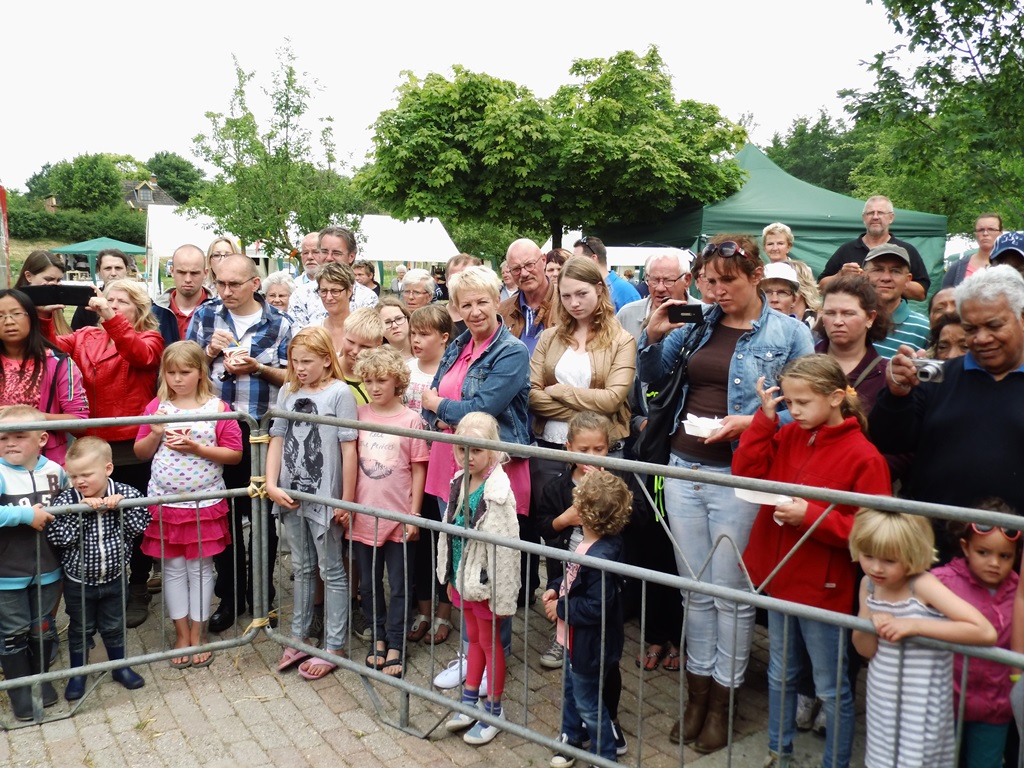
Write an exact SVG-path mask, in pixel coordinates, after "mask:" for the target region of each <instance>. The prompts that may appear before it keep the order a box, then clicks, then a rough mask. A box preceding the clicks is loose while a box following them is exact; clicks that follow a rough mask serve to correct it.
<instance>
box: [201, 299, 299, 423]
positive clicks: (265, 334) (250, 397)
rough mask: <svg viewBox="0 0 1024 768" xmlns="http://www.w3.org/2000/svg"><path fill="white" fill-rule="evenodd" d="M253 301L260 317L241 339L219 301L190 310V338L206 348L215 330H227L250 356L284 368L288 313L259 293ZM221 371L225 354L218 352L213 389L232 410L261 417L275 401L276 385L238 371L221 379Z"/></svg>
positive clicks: (212, 370)
mask: <svg viewBox="0 0 1024 768" xmlns="http://www.w3.org/2000/svg"><path fill="white" fill-rule="evenodd" d="M256 300H257V301H259V303H260V309H261V311H262V316H261V317H260V319H259V320H258V321H257V322H256V323H255V324H254V325H253V326H252V327H250V328H248V329H247V330H246V331H245V333H244V334H242V336H241V338H239V337H238V335H237V334H236V333H235V326H234V323H233V322H232V320H231V315H230V314H229V313H228V310H227V308H225V306H224V304H223V302H221V301H219V300H218V301H208V302H206V303H205V304H202V305H201V306H200V307H199V308H198V309H196V311H195V312H194V313H193V317H192V322H191V323H190V324H189V326H188V338H189V340H190V341H194V342H196V343H197V344H199V346H200V347H202V348H203V349H204V350H205V349H206V347H207V346H208V345H209V343H210V339H212V338H213V332H214V331H218V330H220V331H227V332H228V333H230V334H231V335H232V337H234V338H235V339H236V340H237V341H238V342H239V346H242V347H245V348H246V349H248V350H249V355H250V357H252V358H254V359H255V360H257V361H258V362H261V363H263V364H264V365H265V366H267V367H268V368H286V367H287V366H288V342H290V341H291V340H292V321H291V320H290V319H289V317H288V315H285V314H282V313H281V312H279V311H278V310H277V309H275V308H274V307H272V306H270V305H269V304H267V303H266V301H263V300H262V299H261V298H260V297H259V296H258V295H257V296H256ZM224 372H225V371H224V356H223V355H218V356H217V358H216V359H215V360H214V361H213V362H212V363H211V364H210V378H211V379H212V380H213V391H214V394H216V395H217V397H219V398H220V399H221V400H223V401H224V402H226V403H229V404H230V405H231V407H232V408H233V409H234V410H236V411H243V412H245V413H248V414H249V415H250V416H252V417H253V418H254V419H260V418H261V417H262V416H263V415H264V414H265V413H266V412H267V410H268V409H269V408H270V405H271V404H272V403H275V402H277V392H278V389H279V387H276V386H274V385H273V384H271V383H270V382H269V381H267V380H266V379H264V378H261V377H258V376H250V375H248V374H241V375H239V376H229V377H228V378H227V380H226V381H221V379H220V377H221V374H223V373H224Z"/></svg>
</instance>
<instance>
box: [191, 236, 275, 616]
mask: <svg viewBox="0 0 1024 768" xmlns="http://www.w3.org/2000/svg"><path fill="white" fill-rule="evenodd" d="M216 283H217V285H216V287H217V292H218V293H219V294H220V298H221V301H219V302H215V301H208V302H206V303H205V304H203V305H201V306H200V307H199V308H198V309H197V310H196V311H195V313H194V315H195V316H194V317H193V319H192V323H191V324H190V325H189V329H188V338H189V339H190V340H191V341H194V342H196V343H197V344H199V346H200V347H202V348H203V350H204V351H205V352H206V357H207V359H208V360H209V361H210V378H211V379H212V381H213V390H214V392H215V394H216V395H217V397H219V398H220V399H221V400H223V401H225V402H226V403H229V404H230V405H231V407H232V409H233V410H236V411H243V412H246V413H248V414H249V415H250V416H252V417H253V418H254V419H256V420H257V421H259V420H260V419H261V418H262V417H263V416H264V415H266V413H267V410H268V409H269V408H270V406H271V405H272V404H274V403H276V402H277V393H278V390H279V389H280V388H281V386H282V385H283V384H284V381H285V375H286V371H285V369H286V367H287V365H288V342H290V341H291V338H292V323H291V320H289V318H288V316H287V315H285V314H283V313H281V312H278V311H277V310H276V309H274V308H273V307H271V306H270V305H269V304H267V303H266V302H265V301H264V299H263V297H262V296H260V294H259V287H260V278H259V274H258V273H257V272H256V264H255V263H254V262H253V260H252V259H250V258H248V257H247V256H242V255H240V254H235V255H233V256H228V257H227V258H225V259H223V260H222V261H221V262H220V264H218V266H217V281H216ZM238 348H241V349H242V350H244V352H241V353H238V356H237V357H235V356H232V357H231V359H228V358H227V357H225V355H224V351H225V350H227V349H238ZM240 426H241V427H242V438H243V439H242V461H241V462H240V463H239V464H236V465H226V466H225V467H224V482H225V483H226V484H227V487H228V488H245V487H246V486H248V485H249V477H250V475H251V472H252V466H251V461H252V452H251V446H250V444H249V427H248V425H247V424H246V423H245V422H244V421H243V422H241V423H240ZM234 506H235V511H234V516H233V518H232V530H231V540H232V543H231V544H230V545H228V547H227V549H225V550H224V551H223V552H221V553H220V554H219V555H215V556H214V564H215V565H216V567H217V582H216V584H215V585H214V594H215V595H217V597H219V598H220V605H219V606H218V608H217V610H216V611H214V613H213V615H212V616H211V617H210V624H209V628H210V631H211V632H223V631H224V630H226V629H228V628H229V627H230V626H231V625H232V624H234V623H235V618H236V616H239V615H241V614H242V613H243V612H244V611H245V609H246V606H247V605H248V608H249V610H252V607H253V605H252V603H253V590H252V560H249V561H248V565H247V564H246V557H245V547H244V544H243V541H244V540H243V538H242V518H243V516H247V515H249V514H250V512H251V502H250V500H249V498H248V497H242V498H239V499H236V500H235V502H234ZM265 522H266V523H267V526H266V527H265V528H264V535H265V536H266V537H267V544H268V548H269V558H270V562H269V575H268V582H267V583H266V584H264V585H263V586H264V589H265V590H266V594H267V597H268V599H269V600H270V601H271V602H273V600H274V562H275V560H276V559H277V531H276V529H275V527H274V525H273V522H272V521H270V520H267V521H265ZM236 574H237V578H236Z"/></svg>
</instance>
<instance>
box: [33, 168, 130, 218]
mask: <svg viewBox="0 0 1024 768" xmlns="http://www.w3.org/2000/svg"><path fill="white" fill-rule="evenodd" d="M49 178H50V191H51V193H52V194H54V195H56V196H57V201H58V202H59V203H60V205H61V207H62V208H77V209H79V210H82V211H98V210H100V209H102V208H108V207H110V206H114V205H118V204H120V203H121V175H120V174H119V173H118V171H117V167H116V166H115V165H114V163H113V162H112V161H111V160H110V158H109V157H108V156H106V155H79V156H78V157H76V158H75V159H74V160H71V161H70V162H69V161H67V160H62V161H61V162H59V163H57V164H56V165H55V166H53V169H52V170H51V171H50V174H49Z"/></svg>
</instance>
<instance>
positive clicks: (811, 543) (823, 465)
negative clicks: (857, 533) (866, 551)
mask: <svg viewBox="0 0 1024 768" xmlns="http://www.w3.org/2000/svg"><path fill="white" fill-rule="evenodd" d="M776 427H777V424H776V423H772V422H770V421H769V420H768V418H767V417H766V416H765V415H764V412H763V411H762V410H761V409H760V408H758V409H757V412H756V413H755V414H754V420H753V422H752V423H751V425H750V428H749V429H748V430H747V431H746V432H744V433H743V436H742V437H741V438H740V445H739V448H737V449H736V453H735V454H733V458H732V472H733V474H734V475H742V476H744V477H754V478H758V479H761V480H777V481H779V482H783V483H796V484H799V485H811V486H816V487H818V488H829V489H832V490H836V491H853V492H856V493H870V494H875V495H877V496H890V495H891V494H892V483H891V481H890V480H889V467H888V465H887V464H886V462H885V459H884V458H882V455H881V454H880V453H879V452H878V451H877V449H876V448H875V447H874V446H873V445H872V444H871V443H870V442H868V439H867V438H866V437H865V436H864V433H863V432H862V431H861V428H860V424H859V423H858V422H857V419H855V418H853V417H852V416H851V417H850V418H848V419H846V420H845V421H844V422H843V423H842V424H840V425H839V426H837V427H820V428H818V429H816V430H805V429H802V428H801V427H800V426H799V425H798V424H786V425H785V426H783V427H782V428H781V429H777V428H776ZM828 506H829V505H828V504H826V503H825V502H823V501H815V500H813V499H808V500H807V515H806V516H805V517H804V520H803V522H802V523H801V524H800V525H798V526H792V525H779V524H778V523H776V522H775V520H774V519H773V518H772V515H773V513H774V512H775V508H774V507H773V506H770V505H768V504H765V505H763V506H762V507H761V510H760V511H759V512H758V514H757V519H756V520H755V521H754V527H753V529H752V530H751V532H750V541H749V543H748V544H747V549H746V551H745V552H744V553H743V562H744V564H745V565H746V566H747V570H748V571H749V572H750V578H751V580H752V581H753V582H754V584H755V585H761V584H762V583H763V582H764V580H765V579H766V578H767V577H768V575H769V574H770V573H771V572H772V570H773V569H774V568H775V566H777V565H778V564H779V562H780V561H781V560H782V558H783V557H785V556H786V555H787V554H788V553H789V551H790V550H791V549H793V546H794V545H795V544H796V543H797V541H799V539H800V537H801V536H803V535H804V534H805V533H806V532H807V529H808V528H810V527H811V525H812V524H813V523H814V522H815V521H816V520H817V519H818V518H819V517H821V516H822V515H823V514H824V512H825V510H826V509H828ZM856 512H857V509H856V508H855V507H851V506H845V505H840V506H836V508H835V509H833V510H832V512H830V513H829V514H828V516H827V517H826V518H825V520H823V521H822V523H821V525H819V526H818V527H817V528H815V530H814V533H813V534H812V535H811V537H810V538H809V539H808V540H807V541H806V542H804V543H803V544H802V545H801V546H800V548H799V549H798V550H797V551H796V552H795V553H794V554H793V557H792V559H790V560H789V562H787V563H786V565H785V566H783V568H782V569H781V570H780V571H779V572H778V573H777V574H776V575H775V576H774V577H773V578H772V580H771V581H770V582H769V583H768V586H767V587H766V590H765V591H766V592H768V593H769V594H770V595H771V596H772V597H777V598H780V599H783V600H790V601H792V602H796V603H802V604H804V605H813V606H816V607H818V608H825V609H828V610H831V611H838V612H841V613H849V612H850V611H851V610H852V609H853V598H854V594H855V592H856V589H857V578H856V567H855V566H854V564H853V562H852V561H851V559H850V549H849V538H850V529H851V528H853V517H854V514H855V513H856Z"/></svg>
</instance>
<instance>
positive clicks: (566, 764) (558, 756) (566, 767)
mask: <svg viewBox="0 0 1024 768" xmlns="http://www.w3.org/2000/svg"><path fill="white" fill-rule="evenodd" d="M558 740H559V741H560V742H562V743H563V744H568V745H570V746H573V747H576V749H582V748H583V745H582V744H573V743H572V742H571V741H569V737H568V736H566V735H565V734H564V733H563V734H562V735H561V736H559V737H558ZM548 765H549V766H551V768H572V767H573V766H574V765H576V758H575V757H573V756H572V755H565V754H562V753H561V752H555V754H553V755H552V756H551V761H550V762H549V763H548Z"/></svg>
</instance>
